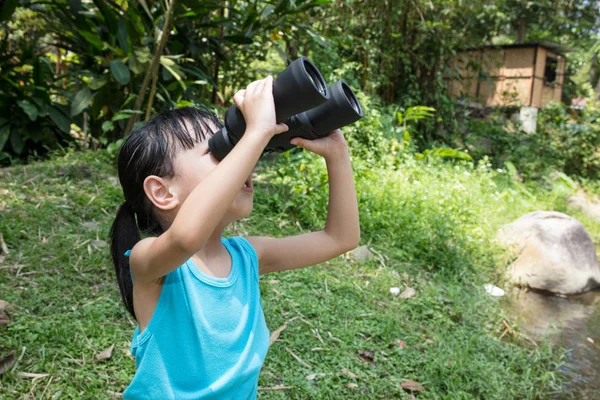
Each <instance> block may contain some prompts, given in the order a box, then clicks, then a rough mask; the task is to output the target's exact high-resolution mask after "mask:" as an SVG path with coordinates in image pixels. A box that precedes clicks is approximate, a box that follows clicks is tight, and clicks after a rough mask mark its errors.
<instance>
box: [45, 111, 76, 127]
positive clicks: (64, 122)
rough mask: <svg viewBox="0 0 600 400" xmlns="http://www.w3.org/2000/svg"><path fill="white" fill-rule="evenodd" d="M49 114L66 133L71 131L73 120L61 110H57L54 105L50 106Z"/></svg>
mask: <svg viewBox="0 0 600 400" xmlns="http://www.w3.org/2000/svg"><path fill="white" fill-rule="evenodd" d="M48 115H49V116H50V119H51V120H52V121H53V122H54V123H55V124H56V126H57V127H58V129H60V130H61V131H63V132H64V133H69V131H70V128H71V121H70V120H69V118H67V117H66V116H65V115H64V114H63V113H62V112H61V111H59V110H57V109H56V108H54V107H49V108H48Z"/></svg>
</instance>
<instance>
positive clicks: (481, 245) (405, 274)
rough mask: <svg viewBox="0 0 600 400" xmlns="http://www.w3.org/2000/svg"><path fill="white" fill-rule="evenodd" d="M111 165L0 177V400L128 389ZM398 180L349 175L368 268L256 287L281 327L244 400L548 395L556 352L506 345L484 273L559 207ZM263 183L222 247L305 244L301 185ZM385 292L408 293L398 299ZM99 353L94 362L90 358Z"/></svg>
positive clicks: (403, 175)
mask: <svg viewBox="0 0 600 400" xmlns="http://www.w3.org/2000/svg"><path fill="white" fill-rule="evenodd" d="M111 162H112V161H111V159H110V157H109V156H108V155H107V154H106V153H105V152H96V153H93V152H88V153H84V154H81V153H69V154H67V155H66V156H63V157H60V158H56V159H55V160H53V161H48V162H41V163H34V164H31V165H27V166H19V167H15V168H9V169H4V170H0V233H2V235H3V240H4V242H5V244H6V247H7V249H8V251H9V254H7V255H6V254H4V255H2V256H0V258H1V259H2V260H1V262H0V300H5V301H7V302H9V303H10V304H11V305H12V306H13V307H14V309H15V311H14V312H9V314H10V316H11V319H12V321H11V322H9V323H8V324H7V325H6V326H0V359H1V358H2V357H5V356H9V355H10V354H13V355H14V358H15V362H14V364H13V365H12V366H11V365H9V364H10V363H7V362H6V359H5V365H4V368H2V366H1V365H0V370H3V369H6V368H8V369H7V371H5V372H4V374H3V376H2V378H1V379H0V392H1V395H0V397H2V398H6V399H12V398H60V399H62V398H78V399H79V398H89V399H101V398H114V397H118V394H120V393H121V392H122V391H123V390H124V389H125V387H126V386H127V385H128V383H129V382H130V380H131V379H132V377H133V374H134V372H135V364H134V360H133V359H132V357H131V355H130V354H129V351H128V349H129V342H130V339H131V335H132V333H133V329H134V321H132V320H131V318H129V317H128V315H127V313H126V311H125V308H124V307H123V306H122V304H121V300H120V297H119V293H118V289H117V286H116V281H115V278H114V272H113V267H112V264H111V262H110V257H109V251H108V250H109V249H108V241H109V237H108V234H109V228H110V225H111V223H112V221H113V218H114V215H115V211H116V208H117V206H118V205H119V204H120V203H121V200H122V198H121V189H120V187H119V186H118V183H117V182H116V179H115V178H114V175H115V172H114V170H113V169H112V167H111ZM411 165H412V164H411ZM411 165H408V166H406V169H404V170H402V169H397V170H393V169H390V170H381V171H368V170H367V168H363V169H361V166H360V165H357V167H356V170H357V190H358V192H359V197H360V202H361V223H362V224H363V235H362V238H363V242H364V244H367V243H368V242H370V247H371V248H372V249H373V250H375V251H376V256H375V257H374V258H372V259H370V260H368V261H364V262H358V261H356V260H354V259H352V258H351V257H349V256H343V257H339V258H337V259H335V260H332V261H330V262H328V263H325V264H322V265H319V266H315V267H311V268H307V269H304V270H299V271H292V272H283V273H277V274H271V275H266V276H263V277H262V279H261V291H262V296H263V306H264V310H265V315H266V319H267V324H268V326H269V328H270V330H271V331H274V330H276V329H277V328H280V327H282V326H284V325H285V328H284V329H283V330H281V332H280V334H279V338H278V340H277V341H275V342H274V343H273V345H272V346H271V348H270V350H269V353H268V355H267V359H266V362H265V365H264V368H263V370H262V373H261V376H260V381H259V386H260V389H261V390H260V392H259V398H261V399H342V398H343V399H408V398H410V397H411V394H410V393H409V392H408V391H405V390H404V389H403V388H402V386H401V385H402V384H403V382H405V384H406V381H409V380H412V381H416V382H418V383H419V384H420V385H422V386H423V387H424V389H425V390H424V391H422V392H420V393H418V394H417V393H415V395H416V396H417V397H418V398H423V399H442V398H445V399H511V398H514V399H533V398H547V397H548V396H549V395H550V393H552V392H556V391H558V390H560V383H561V381H560V376H558V375H557V374H556V373H555V371H556V369H557V365H558V363H560V360H561V354H562V351H561V350H560V349H552V348H551V347H550V346H549V345H548V344H546V343H540V344H539V347H535V346H533V345H532V344H530V343H529V342H527V341H525V340H523V338H522V337H519V336H518V335H517V336H516V337H513V336H511V335H507V334H505V326H504V324H503V320H504V319H507V318H508V317H507V315H505V312H504V311H503V310H502V309H501V308H500V306H499V304H498V301H497V299H495V298H492V297H490V296H488V295H487V294H486V293H485V292H484V291H483V289H482V284H483V283H486V282H493V283H497V284H501V283H500V281H499V280H498V279H499V274H498V273H497V272H496V268H497V267H502V266H503V265H502V264H503V263H506V262H507V259H506V257H505V256H502V253H501V252H499V251H498V250H496V249H495V247H494V246H493V245H492V244H491V243H492V236H493V232H495V229H497V228H498V227H499V226H500V225H501V223H507V222H510V221H511V219H512V218H514V217H517V216H519V215H520V214H522V213H524V212H527V211H530V210H532V209H535V208H536V207H541V206H542V205H546V206H548V207H550V205H549V204H550V203H548V202H554V203H553V204H558V203H559V201H558V200H556V199H559V198H560V196H555V197H552V196H550V197H548V196H540V197H544V198H545V200H544V202H542V201H541V200H537V199H531V198H530V197H527V196H525V195H523V194H522V193H521V192H520V191H519V190H520V189H515V188H514V187H510V186H506V187H502V185H501V184H499V183H497V182H496V181H494V179H496V180H498V179H500V180H502V179H503V178H502V177H500V178H498V177H496V178H494V176H493V174H492V172H489V171H488V172H478V171H477V170H471V172H468V171H469V169H468V168H466V167H462V166H460V167H455V168H453V167H452V166H448V167H421V166H418V165H417V166H415V165H412V166H411ZM273 168H275V167H273ZM314 168H316V169H317V170H318V169H319V168H322V166H318V165H317V166H314ZM262 171H263V172H261V173H262V174H263V175H264V176H261V178H262V179H259V180H262V183H261V184H259V185H258V186H259V188H257V193H256V198H255V212H254V213H253V214H252V215H251V216H250V217H249V218H248V220H246V221H242V222H239V223H237V224H235V225H234V226H232V227H231V229H230V231H229V233H230V234H231V235H245V234H264V235H271V236H283V235H288V234H295V233H298V232H299V231H300V230H307V229H311V227H310V223H311V221H312V220H311V218H313V217H314V218H315V222H314V224H315V225H316V224H317V222H316V221H317V220H319V218H320V220H321V221H322V222H324V219H325V216H324V214H322V213H320V211H319V210H321V211H322V207H323V206H324V204H321V203H323V198H320V199H319V198H315V202H316V203H315V204H317V205H316V206H315V208H311V207H308V206H306V207H304V208H302V206H303V205H302V204H301V200H302V199H303V198H302V196H301V194H302V190H305V189H306V187H304V188H303V187H302V185H300V186H298V185H299V184H298V182H300V183H302V182H303V181H302V179H300V177H297V178H298V182H293V181H291V182H290V181H289V180H288V181H286V182H287V183H286V182H284V181H283V178H281V176H280V178H276V177H273V176H270V175H269V174H268V171H269V167H268V166H267V167H265V168H264V169H263V170H262ZM436 171H437V172H436ZM465 172H466V173H465ZM313 175H317V173H313ZM306 179H308V178H306ZM494 182H496V183H494ZM490 185H496V186H497V187H491V186H490ZM488 186H490V187H488ZM524 190H526V189H524ZM290 191H291V192H290ZM286 193H287V194H286ZM290 193H292V194H291V195H290ZM293 193H296V194H297V197H293ZM323 193H324V194H325V195H326V193H327V192H326V190H325V189H323ZM286 196H288V197H286ZM534 196H535V195H534ZM325 198H326V197H325ZM495 198H497V199H498V200H493V199H495ZM548 198H550V200H548ZM305 200H306V199H305ZM443 200H445V202H444V201H443ZM302 201H304V200H302ZM493 201H496V202H497V203H496V204H495V205H493V204H491V202H493ZM275 202H277V204H279V206H278V205H277V204H276V203H275ZM319 204H321V205H319ZM319 207H321V208H319ZM319 228H320V226H319ZM596 234H597V232H594V235H596ZM596 237H597V236H596ZM391 287H399V288H400V290H401V291H402V290H404V289H405V288H407V287H410V288H413V289H415V291H416V294H415V295H414V297H412V298H408V299H401V298H400V297H398V296H393V295H391V294H390V288H391ZM509 323H511V324H512V323H513V322H512V321H510V319H509ZM515 328H516V327H515ZM113 345H114V350H113V351H112V354H111V357H110V358H109V359H107V360H98V359H97V355H98V354H99V353H101V352H102V351H104V350H106V349H107V348H109V347H110V346H113ZM182 351H185V349H182ZM11 352H14V353H11ZM32 374H42V375H32Z"/></svg>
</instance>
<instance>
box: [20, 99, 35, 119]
mask: <svg viewBox="0 0 600 400" xmlns="http://www.w3.org/2000/svg"><path fill="white" fill-rule="evenodd" d="M17 104H18V105H19V107H21V108H22V109H23V111H25V114H27V116H28V117H29V119H30V120H32V121H35V120H36V119H37V117H38V109H37V107H36V106H35V105H33V104H31V103H30V102H29V101H28V100H18V101H17Z"/></svg>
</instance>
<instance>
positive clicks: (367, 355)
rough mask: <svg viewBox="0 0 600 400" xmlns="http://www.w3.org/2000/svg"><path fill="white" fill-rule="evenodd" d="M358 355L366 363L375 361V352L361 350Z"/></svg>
mask: <svg viewBox="0 0 600 400" xmlns="http://www.w3.org/2000/svg"><path fill="white" fill-rule="evenodd" d="M358 355H359V356H360V357H361V358H362V359H363V360H365V361H368V362H373V361H375V351H374V350H359V351H358Z"/></svg>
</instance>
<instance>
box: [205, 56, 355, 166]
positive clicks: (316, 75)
mask: <svg viewBox="0 0 600 400" xmlns="http://www.w3.org/2000/svg"><path fill="white" fill-rule="evenodd" d="M273 100H274V102H275V114H276V116H275V119H276V121H277V123H281V122H285V123H286V124H287V125H288V127H289V128H290V129H289V130H288V131H287V132H284V133H282V134H279V135H276V136H274V137H273V138H272V139H271V140H270V141H269V143H268V144H267V146H266V148H265V152H271V151H278V152H282V151H286V150H289V149H291V148H292V147H294V145H292V144H290V140H291V139H292V138H294V137H303V138H306V139H317V138H319V137H323V136H325V135H327V134H328V133H329V132H331V131H333V130H335V129H338V128H341V127H343V126H346V125H349V124H351V123H353V122H355V121H358V120H359V119H361V118H362V117H363V116H364V112H363V109H362V107H361V105H360V102H359V101H358V99H357V98H356V96H355V95H354V92H352V89H350V87H349V86H348V84H347V83H346V82H344V81H341V80H340V81H337V82H335V83H334V84H333V85H331V87H327V83H326V81H325V79H324V78H323V75H321V73H320V72H319V70H318V69H317V67H316V66H315V65H314V64H313V63H312V62H310V60H309V59H308V58H306V57H300V58H298V59H297V60H295V61H294V62H292V63H291V64H290V65H289V66H288V67H287V68H286V69H285V70H283V71H282V72H281V73H280V74H279V75H278V76H277V79H275V80H274V81H273ZM245 131H246V121H245V120H244V116H243V114H242V112H241V111H240V110H239V109H238V108H237V107H236V106H235V105H233V106H231V107H229V108H228V109H227V111H226V113H225V127H224V128H222V129H221V130H219V131H218V132H216V133H215V134H214V135H213V136H212V137H211V138H210V139H209V141H208V146H209V148H210V151H211V153H212V154H213V155H214V156H215V157H216V158H217V159H218V160H222V159H223V158H225V156H226V155H227V154H229V152H230V151H231V150H232V149H233V147H234V146H235V145H236V143H237V142H238V141H239V140H240V139H241V138H242V136H243V135H244V132H245Z"/></svg>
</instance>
